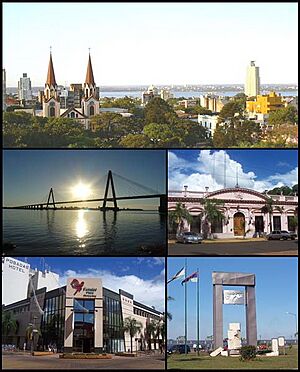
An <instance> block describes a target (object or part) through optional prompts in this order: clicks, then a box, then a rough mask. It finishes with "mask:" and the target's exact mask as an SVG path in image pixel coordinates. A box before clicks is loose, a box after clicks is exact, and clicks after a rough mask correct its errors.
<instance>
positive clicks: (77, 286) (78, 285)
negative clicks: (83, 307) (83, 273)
mask: <svg viewBox="0 0 300 372" xmlns="http://www.w3.org/2000/svg"><path fill="white" fill-rule="evenodd" d="M70 284H71V287H72V288H73V289H76V291H75V293H74V296H75V295H76V294H77V293H78V292H81V290H82V287H83V286H84V282H81V283H79V281H78V280H77V279H73V280H72V281H71V283H70Z"/></svg>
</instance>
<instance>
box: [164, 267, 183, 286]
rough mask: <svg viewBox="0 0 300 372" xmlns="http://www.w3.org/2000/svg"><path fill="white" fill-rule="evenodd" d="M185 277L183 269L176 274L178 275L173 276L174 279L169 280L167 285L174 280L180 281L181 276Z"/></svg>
mask: <svg viewBox="0 0 300 372" xmlns="http://www.w3.org/2000/svg"><path fill="white" fill-rule="evenodd" d="M184 275H185V268H184V267H183V268H182V269H180V270H179V271H178V273H176V274H175V275H174V276H173V278H171V279H169V280H168V281H167V284H169V283H171V282H172V281H173V280H175V279H178V278H180V277H181V276H184Z"/></svg>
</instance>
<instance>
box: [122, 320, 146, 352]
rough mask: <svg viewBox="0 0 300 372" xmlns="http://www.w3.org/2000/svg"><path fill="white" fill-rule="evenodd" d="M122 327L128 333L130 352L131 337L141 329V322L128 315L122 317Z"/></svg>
mask: <svg viewBox="0 0 300 372" xmlns="http://www.w3.org/2000/svg"><path fill="white" fill-rule="evenodd" d="M123 329H124V331H125V332H128V333H129V335H130V352H131V353H132V339H133V337H134V336H135V335H136V334H137V333H139V332H140V331H141V329H142V323H141V322H139V321H137V320H136V319H134V318H131V317H128V318H125V319H124V325H123Z"/></svg>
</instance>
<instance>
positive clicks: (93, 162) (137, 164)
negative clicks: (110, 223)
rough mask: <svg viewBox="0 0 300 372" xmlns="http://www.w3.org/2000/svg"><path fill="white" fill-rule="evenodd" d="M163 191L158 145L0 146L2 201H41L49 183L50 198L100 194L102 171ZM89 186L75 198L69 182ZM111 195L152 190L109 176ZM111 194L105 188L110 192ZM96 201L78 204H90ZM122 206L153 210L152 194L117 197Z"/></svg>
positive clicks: (162, 159)
mask: <svg viewBox="0 0 300 372" xmlns="http://www.w3.org/2000/svg"><path fill="white" fill-rule="evenodd" d="M109 169H110V170H112V172H114V173H116V174H118V175H120V176H122V177H126V178H128V179H129V180H132V181H134V182H137V183H139V184H141V185H143V186H146V187H148V188H151V189H153V190H154V191H156V193H159V194H160V193H164V192H165V181H166V180H165V178H166V176H165V152H164V151H160V150H149V151H148V150H142V151H132V150H129V151H127V150H122V151H119V150H71V151H69V150H55V151H53V150H6V151H4V165H3V172H4V173H3V174H4V183H3V189H4V193H3V200H4V205H5V206H16V205H23V204H31V203H41V202H42V201H44V202H46V201H47V200H46V199H47V195H48V194H49V190H50V187H53V190H54V195H55V200H56V201H67V200H81V199H87V198H88V199H94V198H95V199H96V198H103V196H104V189H105V185H106V178H107V173H108V170H109ZM78 184H83V185H87V186H89V188H90V191H91V192H90V194H89V195H88V197H87V198H80V197H75V199H74V194H73V187H74V186H76V185H78ZM114 185H115V190H116V195H117V196H132V195H146V194H147V195H148V194H153V193H151V192H149V191H148V190H145V189H143V188H141V187H139V186H136V185H134V184H132V183H130V182H127V181H125V180H123V179H120V178H119V177H118V176H114ZM110 195H111V193H110ZM99 204H100V203H99V202H97V203H81V204H80V205H81V206H82V205H86V206H91V207H93V206H94V207H95V206H98V205H99ZM118 204H120V206H121V207H122V206H123V207H130V206H131V207H132V206H139V207H141V208H150V209H153V208H154V209H155V208H157V206H158V205H159V201H158V199H141V200H139V201H134V200H128V201H123V202H122V201H120V202H119V203H118Z"/></svg>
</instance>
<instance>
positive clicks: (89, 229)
mask: <svg viewBox="0 0 300 372" xmlns="http://www.w3.org/2000/svg"><path fill="white" fill-rule="evenodd" d="M3 235H4V240H5V241H10V242H12V243H13V244H16V246H17V248H16V249H14V250H12V251H9V252H7V254H13V255H25V256H26V255H46V256H47V255H53V256H55V255H147V254H149V253H147V252H148V249H155V253H156V255H163V254H164V249H165V247H166V230H165V216H164V215H160V214H159V213H158V212H156V211H120V212H117V213H114V212H112V211H108V212H106V213H105V214H104V213H103V212H101V211H93V210H73V211H72V210H55V211H54V210H48V211H45V210H42V211H40V210H36V211H28V210H4V211H3ZM142 246H143V247H146V251H145V250H143V249H141V247H142ZM158 246H160V247H161V249H160V252H161V253H160V254H159V252H158V251H157V249H158V248H157V247H158ZM143 252H146V253H143Z"/></svg>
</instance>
